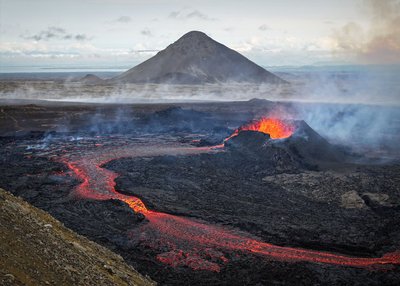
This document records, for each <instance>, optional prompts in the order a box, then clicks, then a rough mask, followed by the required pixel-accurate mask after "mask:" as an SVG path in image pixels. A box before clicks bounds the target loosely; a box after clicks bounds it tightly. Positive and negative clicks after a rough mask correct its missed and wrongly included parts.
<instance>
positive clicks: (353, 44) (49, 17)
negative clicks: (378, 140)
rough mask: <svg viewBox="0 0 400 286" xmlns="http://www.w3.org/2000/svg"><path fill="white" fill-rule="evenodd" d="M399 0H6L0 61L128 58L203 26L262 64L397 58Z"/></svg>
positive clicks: (101, 62)
mask: <svg viewBox="0 0 400 286" xmlns="http://www.w3.org/2000/svg"><path fill="white" fill-rule="evenodd" d="M399 2H400V0H335V1H333V0H303V1H299V0H247V1H242V0H240V1H239V0H237V1H236V0H229V1H225V0H203V1H200V0H194V1H193V0H192V1H185V0H169V1H167V0H79V1H78V0H34V1H33V0H0V66H1V67H3V69H4V67H8V66H18V65H23V66H26V65H39V66H49V67H52V66H56V67H57V66H98V67H130V66H133V65H135V64H137V63H139V62H141V61H143V60H145V59H147V58H149V57H151V56H152V55H154V54H155V53H156V52H157V51H158V50H161V49H163V48H165V47H166V46H167V45H168V44H170V43H172V42H174V41H175V40H176V39H178V38H179V37H180V36H182V35H183V34H184V33H186V32H188V31H190V30H200V31H203V32H205V33H206V34H208V35H209V36H211V37H212V38H214V39H215V40H217V41H219V42H221V43H223V44H225V45H227V46H229V47H231V48H233V49H235V50H237V51H239V52H241V53H243V54H244V55H245V56H247V57H249V58H250V59H251V60H253V61H255V62H257V63H258V64H261V65H263V66H277V65H278V66H279V65H310V64H321V63H379V64H381V63H393V62H396V61H397V62H398V61H399V59H400V53H399V50H400V30H399V29H400V28H399V27H400V13H399V11H400V8H399V7H400V3H399Z"/></svg>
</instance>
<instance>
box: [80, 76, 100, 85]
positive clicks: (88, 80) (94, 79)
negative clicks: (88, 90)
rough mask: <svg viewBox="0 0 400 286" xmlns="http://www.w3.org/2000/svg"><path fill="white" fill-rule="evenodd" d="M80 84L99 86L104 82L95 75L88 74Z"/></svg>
mask: <svg viewBox="0 0 400 286" xmlns="http://www.w3.org/2000/svg"><path fill="white" fill-rule="evenodd" d="M79 82H81V83H85V84H98V83H101V82H103V80H102V79H101V78H99V77H98V76H97V75H94V74H87V75H85V76H84V77H83V78H81V79H79Z"/></svg>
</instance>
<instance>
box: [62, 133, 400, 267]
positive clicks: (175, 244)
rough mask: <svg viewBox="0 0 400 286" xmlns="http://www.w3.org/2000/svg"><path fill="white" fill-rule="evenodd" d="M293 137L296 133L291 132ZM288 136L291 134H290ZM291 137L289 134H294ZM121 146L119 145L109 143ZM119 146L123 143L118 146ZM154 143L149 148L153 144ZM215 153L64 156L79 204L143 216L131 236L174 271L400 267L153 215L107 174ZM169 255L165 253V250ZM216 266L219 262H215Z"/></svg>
mask: <svg viewBox="0 0 400 286" xmlns="http://www.w3.org/2000/svg"><path fill="white" fill-rule="evenodd" d="M287 132H293V131H290V130H289V131H287ZM285 134H287V133H285ZM289 135H290V134H289ZM109 140H110V141H111V140H113V141H114V140H116V139H109ZM116 141H118V140H116ZM149 141H150V142H149ZM221 151H223V150H221V149H219V150H216V149H215V148H196V147H188V146H187V145H182V144H179V143H176V142H173V143H172V142H167V141H164V142H160V141H158V142H153V143H152V142H151V140H147V141H146V142H133V143H132V142H129V143H124V144H118V143H117V144H116V143H115V141H114V142H113V144H109V145H107V144H92V145H91V146H90V147H89V146H85V148H84V151H82V148H81V147H76V148H72V149H69V150H64V155H63V157H62V159H61V160H62V162H64V163H65V164H66V165H67V166H68V167H69V169H70V170H71V171H72V172H73V173H74V174H75V176H76V177H78V178H79V179H80V180H81V183H80V185H78V186H77V188H76V189H75V190H74V194H75V195H76V196H78V197H80V198H85V199H94V200H107V199H119V200H121V201H124V202H126V203H127V204H128V205H129V206H130V208H132V209H133V210H134V211H135V212H140V213H142V214H143V215H144V216H145V217H146V218H147V220H148V221H147V222H145V223H143V224H142V226H141V227H139V228H134V229H133V230H132V231H131V232H130V236H131V239H136V240H139V241H140V243H142V244H144V245H146V246H148V247H151V248H152V249H154V250H155V251H156V253H158V255H157V257H156V258H157V259H158V260H159V261H161V262H162V263H165V264H168V265H171V266H188V267H190V268H192V269H194V270H209V271H215V272H219V271H220V268H221V267H222V266H223V265H224V263H227V262H228V259H227V258H226V257H225V254H224V252H225V253H228V252H229V253H231V252H232V251H234V252H235V253H237V254H238V255H240V253H243V252H247V253H254V254H257V255H262V256H265V257H266V258H268V259H276V260H283V261H293V262H295V261H308V262H315V263H327V264H336V265H343V266H351V267H374V268H375V267H376V266H379V265H384V264H400V253H398V252H396V253H389V254H386V255H384V256H383V257H379V258H360V257H349V256H345V255H340V254H334V253H328V252H322V251H315V250H307V249H300V248H292V247H282V246H276V245H273V244H269V243H267V242H263V241H259V240H257V239H254V238H252V237H251V236H250V235H247V234H245V233H243V232H239V231H235V230H232V229H225V228H223V227H221V226H217V225H211V224H208V223H205V222H202V221H199V220H194V219H190V218H185V217H181V216H175V215H170V214H166V213H161V212H156V211H152V210H149V209H147V208H146V206H145V205H144V203H143V202H142V201H141V200H140V199H139V198H136V197H133V196H127V195H123V194H121V193H119V192H117V191H116V190H115V182H114V180H115V178H116V177H117V176H118V174H116V173H114V172H112V171H110V170H107V169H104V168H102V165H103V164H105V163H107V162H109V161H110V160H114V159H118V158H123V157H143V156H158V155H166V154H168V155H185V154H196V153H204V152H221ZM166 249H168V251H167V252H166V251H165V250H166ZM216 261H217V262H216Z"/></svg>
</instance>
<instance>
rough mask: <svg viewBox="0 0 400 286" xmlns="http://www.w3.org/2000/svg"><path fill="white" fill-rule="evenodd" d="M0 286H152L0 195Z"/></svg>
mask: <svg viewBox="0 0 400 286" xmlns="http://www.w3.org/2000/svg"><path fill="white" fill-rule="evenodd" d="M0 253H1V259H0V285H110V286H111V285H155V283H154V282H152V281H150V280H149V279H147V278H145V277H143V276H142V275H140V274H139V273H138V272H136V270H135V269H133V268H132V267H130V266H129V265H127V264H126V263H125V262H124V260H123V259H122V258H121V257H120V256H119V255H117V254H115V253H113V252H111V251H110V250H108V249H106V248H104V247H102V246H99V245H98V244H96V243H94V242H92V241H89V240H88V239H86V238H84V237H82V236H80V235H78V234H76V233H74V232H72V231H71V230H69V229H68V228H66V227H64V226H63V225H62V224H61V223H60V222H59V221H57V220H56V219H54V218H53V217H51V216H50V215H49V214H47V213H45V212H44V211H42V210H39V209H37V208H35V207H33V206H31V205H29V204H28V203H26V202H24V201H23V200H21V199H20V198H16V197H14V196H13V195H11V194H10V193H8V192H6V191H4V190H2V189H0Z"/></svg>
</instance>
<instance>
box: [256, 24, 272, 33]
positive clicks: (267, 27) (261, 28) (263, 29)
mask: <svg viewBox="0 0 400 286" xmlns="http://www.w3.org/2000/svg"><path fill="white" fill-rule="evenodd" d="M258 29H259V30H260V31H266V30H269V29H270V27H269V26H268V25H266V24H263V25H261V26H260V27H258Z"/></svg>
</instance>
